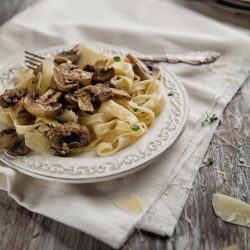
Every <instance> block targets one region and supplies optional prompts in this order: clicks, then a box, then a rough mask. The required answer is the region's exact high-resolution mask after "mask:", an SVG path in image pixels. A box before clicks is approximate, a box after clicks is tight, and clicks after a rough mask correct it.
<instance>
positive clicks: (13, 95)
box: [0, 88, 32, 119]
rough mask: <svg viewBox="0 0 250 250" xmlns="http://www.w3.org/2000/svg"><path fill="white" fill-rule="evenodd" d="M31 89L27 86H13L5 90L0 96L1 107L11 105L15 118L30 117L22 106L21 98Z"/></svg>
mask: <svg viewBox="0 0 250 250" xmlns="http://www.w3.org/2000/svg"><path fill="white" fill-rule="evenodd" d="M31 91H32V90H30V89H28V88H13V89H8V90H5V92H4V93H3V94H2V95H1V96H0V106H1V107H3V108H9V107H11V108H12V110H13V111H14V113H15V118H17V119H20V118H30V117H31V114H29V113H28V112H27V111H26V110H25V108H24V106H23V98H24V96H26V95H27V94H28V93H30V92H31Z"/></svg>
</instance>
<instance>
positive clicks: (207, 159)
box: [203, 155, 214, 166]
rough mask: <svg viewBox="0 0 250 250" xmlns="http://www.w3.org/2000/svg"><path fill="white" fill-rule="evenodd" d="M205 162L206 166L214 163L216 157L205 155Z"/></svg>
mask: <svg viewBox="0 0 250 250" xmlns="http://www.w3.org/2000/svg"><path fill="white" fill-rule="evenodd" d="M203 162H204V163H205V165H206V166H208V165H210V164H212V163H214V159H213V158H212V157H210V156H207V155H206V156H205V157H204V159H203Z"/></svg>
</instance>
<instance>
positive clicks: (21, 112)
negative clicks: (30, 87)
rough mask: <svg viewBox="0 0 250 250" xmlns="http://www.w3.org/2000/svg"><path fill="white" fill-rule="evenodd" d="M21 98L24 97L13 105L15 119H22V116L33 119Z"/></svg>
mask: <svg viewBox="0 0 250 250" xmlns="http://www.w3.org/2000/svg"><path fill="white" fill-rule="evenodd" d="M23 100H24V97H23V98H22V99H21V100H19V101H18V103H17V104H16V105H15V106H14V107H13V110H14V112H15V117H16V119H22V118H27V119H30V120H32V119H34V116H33V115H32V114H30V113H29V112H28V111H27V110H26V109H25V107H24V104H23Z"/></svg>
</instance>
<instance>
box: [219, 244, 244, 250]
mask: <svg viewBox="0 0 250 250" xmlns="http://www.w3.org/2000/svg"><path fill="white" fill-rule="evenodd" d="M222 250H240V248H239V246H238V245H236V244H233V245H231V246H228V247H224V248H223V249H222Z"/></svg>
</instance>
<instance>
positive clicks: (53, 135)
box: [49, 122, 91, 155]
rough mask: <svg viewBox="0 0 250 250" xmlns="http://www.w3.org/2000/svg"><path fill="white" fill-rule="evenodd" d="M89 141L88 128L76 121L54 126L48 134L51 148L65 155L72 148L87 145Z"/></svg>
mask: <svg viewBox="0 0 250 250" xmlns="http://www.w3.org/2000/svg"><path fill="white" fill-rule="evenodd" d="M90 142H91V136H90V132H89V130H88V128H87V127H86V126H84V125H82V124H79V123H76V122H67V123H64V124H62V125H59V126H56V127H54V128H53V129H52V130H51V131H50V134H49V143H50V146H51V148H53V149H54V150H56V152H57V153H59V154H61V155H65V154H67V153H69V152H71V151H72V150H73V149H74V148H79V147H81V146H87V145H88V144H89V143H90Z"/></svg>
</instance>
